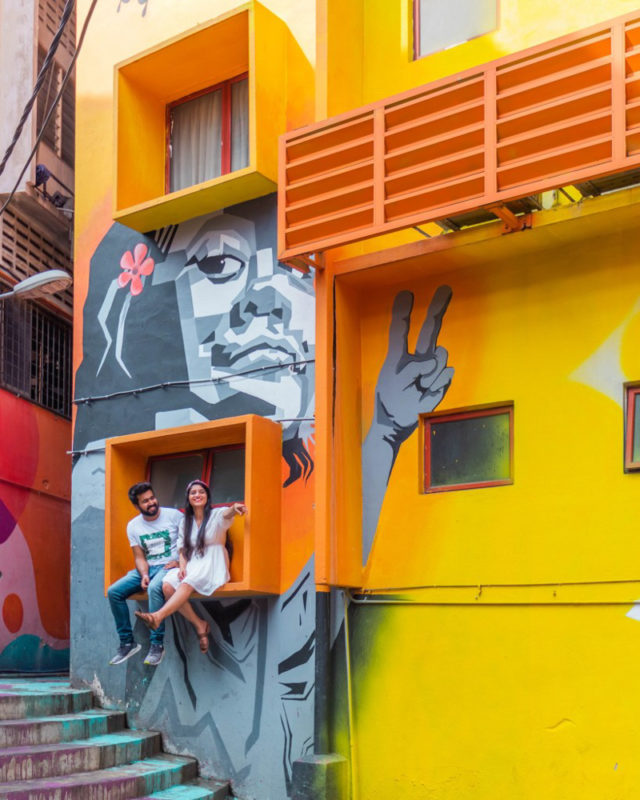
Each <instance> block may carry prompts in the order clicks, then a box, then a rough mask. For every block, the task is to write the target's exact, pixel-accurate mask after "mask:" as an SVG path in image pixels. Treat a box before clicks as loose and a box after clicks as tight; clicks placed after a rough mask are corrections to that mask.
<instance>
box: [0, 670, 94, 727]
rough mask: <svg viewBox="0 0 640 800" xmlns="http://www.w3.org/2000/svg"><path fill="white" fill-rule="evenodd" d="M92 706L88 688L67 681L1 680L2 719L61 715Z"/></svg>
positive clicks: (0, 710) (84, 709)
mask: <svg viewBox="0 0 640 800" xmlns="http://www.w3.org/2000/svg"><path fill="white" fill-rule="evenodd" d="M92 706H93V695H92V694H91V692H90V691H89V690H88V689H72V688H71V686H70V685H69V682H68V681H20V680H1V679H0V720H5V719H22V718H25V717H28V718H30V717H45V716H58V715H60V714H75V713H77V712H79V711H87V710H88V709H90V708H91V707H92Z"/></svg>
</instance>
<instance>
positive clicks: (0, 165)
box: [0, 0, 75, 175]
mask: <svg viewBox="0 0 640 800" xmlns="http://www.w3.org/2000/svg"><path fill="white" fill-rule="evenodd" d="M74 5H75V0H67V3H66V5H65V7H64V8H63V10H62V16H61V17H60V24H59V25H58V30H57V31H56V32H55V34H54V36H53V39H52V40H51V44H50V45H49V50H48V51H47V55H46V56H45V59H44V61H43V63H42V67H40V72H39V73H38V77H37V78H36V82H35V84H34V87H33V92H32V93H31V97H30V98H29V99H28V100H27V103H26V105H25V107H24V111H23V112H22V116H21V117H20V119H19V121H18V124H17V125H16V129H15V132H14V134H13V139H12V140H11V142H10V143H9V146H8V147H7V150H6V152H5V154H4V156H3V157H2V161H0V175H2V173H3V172H4V168H5V167H6V165H7V161H8V160H9V158H10V157H11V153H13V151H14V149H15V146H16V144H17V143H18V139H19V138H20V135H21V134H22V129H23V128H24V124H25V122H26V121H27V119H28V117H29V114H30V113H31V109H32V108H33V104H34V103H35V102H36V99H37V97H38V92H39V91H40V89H41V88H42V84H43V83H44V79H45V77H46V75H47V70H48V69H49V65H50V64H51V62H52V61H53V57H54V55H55V54H56V50H57V49H58V45H59V44H60V39H62V34H63V33H64V29H65V27H66V25H67V22H68V21H69V17H70V16H71V12H72V11H73V7H74Z"/></svg>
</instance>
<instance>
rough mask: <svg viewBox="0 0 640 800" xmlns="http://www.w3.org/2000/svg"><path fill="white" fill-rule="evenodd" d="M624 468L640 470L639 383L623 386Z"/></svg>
mask: <svg viewBox="0 0 640 800" xmlns="http://www.w3.org/2000/svg"><path fill="white" fill-rule="evenodd" d="M624 469H625V472H635V471H637V470H640V383H627V384H625V387H624Z"/></svg>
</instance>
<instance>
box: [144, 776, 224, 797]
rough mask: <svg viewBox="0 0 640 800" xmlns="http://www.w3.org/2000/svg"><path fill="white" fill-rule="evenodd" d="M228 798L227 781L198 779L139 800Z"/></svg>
mask: <svg viewBox="0 0 640 800" xmlns="http://www.w3.org/2000/svg"><path fill="white" fill-rule="evenodd" d="M229 796H230V795H229V784H228V783H227V781H215V780H204V779H200V780H197V781H194V782H193V783H191V784H188V785H181V786H172V787H171V788H170V789H164V790H162V791H160V792H154V793H153V794H148V795H145V797H141V798H139V800H227V799H228V798H229Z"/></svg>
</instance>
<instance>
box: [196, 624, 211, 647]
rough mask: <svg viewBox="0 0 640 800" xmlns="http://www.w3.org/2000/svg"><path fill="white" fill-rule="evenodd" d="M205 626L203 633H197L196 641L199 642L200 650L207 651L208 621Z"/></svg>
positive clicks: (209, 631) (209, 630)
mask: <svg viewBox="0 0 640 800" xmlns="http://www.w3.org/2000/svg"><path fill="white" fill-rule="evenodd" d="M206 626H207V627H206V628H205V629H204V632H203V633H199V634H198V642H199V643H200V652H201V653H207V652H209V634H210V633H211V628H210V627H209V623H208V622H207V623H206Z"/></svg>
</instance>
